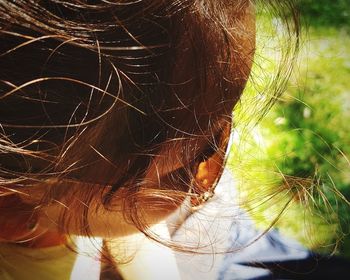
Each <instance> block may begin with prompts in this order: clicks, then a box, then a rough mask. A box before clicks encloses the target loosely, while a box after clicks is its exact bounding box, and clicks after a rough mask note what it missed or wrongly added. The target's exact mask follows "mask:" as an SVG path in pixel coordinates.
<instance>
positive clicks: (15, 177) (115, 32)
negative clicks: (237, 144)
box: [0, 0, 299, 235]
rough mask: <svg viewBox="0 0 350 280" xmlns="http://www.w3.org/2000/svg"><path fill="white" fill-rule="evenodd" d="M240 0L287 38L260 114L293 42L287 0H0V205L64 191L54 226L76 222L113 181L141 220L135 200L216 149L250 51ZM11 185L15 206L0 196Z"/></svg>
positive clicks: (144, 206)
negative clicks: (276, 23)
mask: <svg viewBox="0 0 350 280" xmlns="http://www.w3.org/2000/svg"><path fill="white" fill-rule="evenodd" d="M253 5H257V6H261V7H264V8H268V9H270V11H271V10H272V11H273V13H274V14H275V15H277V16H280V17H281V19H282V20H283V21H284V23H285V26H287V28H286V29H285V30H286V31H287V37H288V36H289V37H290V38H293V40H291V41H290V45H289V46H286V50H288V52H287V53H285V54H284V55H283V57H282V58H281V67H280V69H279V70H278V71H277V72H278V73H277V76H276V77H277V79H276V81H275V85H276V86H273V87H271V88H273V89H274V93H273V94H272V95H271V96H272V97H270V98H269V99H268V101H267V103H266V106H265V109H261V110H260V112H259V113H258V114H261V115H263V112H264V110H265V111H266V110H267V109H268V107H269V106H270V104H272V103H273V100H275V99H276V97H277V96H278V95H279V94H280V93H281V92H282V90H283V86H284V82H283V81H285V79H286V78H288V75H289V71H287V72H284V73H283V71H282V70H283V69H285V68H283V67H286V66H287V68H290V66H291V61H292V60H293V56H294V54H295V53H294V50H295V49H296V47H297V40H298V36H299V25H298V19H297V16H296V9H295V7H294V1H288V0H283V1H272V0H267V1H255V3H253V2H252V1H248V0H238V1H224V0H222V1H221V0H215V1H214V0H213V1H201V0H179V1H164V0H136V1H128V0H125V1H124V0H120V1H117V0H116V1H106V0H100V1H98V0H93V1H81V0H72V1H64V0H50V1H35V0H26V1H24V0H18V1H1V2H0V41H1V44H0V65H1V73H0V133H1V137H0V161H1V166H0V207H1V213H2V214H1V215H2V216H3V217H7V216H6V215H7V214H5V213H8V215H13V216H15V215H16V213H17V212H20V211H24V210H25V211H28V208H30V209H33V210H34V209H35V211H40V208H41V207H44V206H45V205H48V204H50V203H57V202H60V201H64V203H65V204H66V205H68V206H69V211H68V210H67V211H66V212H65V215H63V216H62V219H61V222H62V228H64V227H65V223H69V221H71V219H75V220H77V221H78V224H79V226H80V227H81V228H82V231H84V232H83V233H84V234H87V235H89V234H90V231H89V225H88V219H87V216H88V214H89V213H88V212H89V206H90V205H91V204H92V203H96V201H98V204H99V205H100V207H104V208H106V209H109V210H111V211H113V197H114V196H115V195H118V196H122V197H123V201H124V204H123V214H124V216H125V218H126V219H127V220H129V221H131V222H132V223H134V224H135V226H136V227H137V228H139V229H140V230H141V231H144V232H146V231H147V228H148V226H149V225H147V223H146V221H145V220H144V219H143V213H144V212H145V211H152V209H155V211H159V210H161V209H164V208H166V207H167V205H168V204H169V203H170V204H172V205H179V204H180V203H181V202H182V201H183V199H184V197H186V196H188V191H189V185H190V183H191V181H193V179H194V178H195V172H196V167H197V166H198V163H199V162H201V161H203V160H205V159H208V158H209V157H211V156H212V155H213V154H219V155H220V160H221V161H222V162H224V159H225V152H226V146H227V141H228V137H229V133H230V128H231V125H232V110H233V109H234V107H235V105H236V104H237V102H238V101H239V99H240V96H241V94H242V92H243V89H244V87H245V84H246V81H247V79H248V76H249V74H250V69H251V64H252V63H253V62H252V59H253V54H254V50H255V42H254V38H255V36H254V28H252V27H253V26H254V22H253V21H252V20H251V19H249V18H253V17H254V16H253V14H254V9H253V8H252V7H253ZM294 39H296V40H294ZM281 81H282V82H281ZM159 174H165V175H164V176H161V177H159ZM218 176H219V174H218ZM72 186H74V187H72ZM75 186H76V187H75ZM13 196H20V197H22V198H23V197H24V198H27V199H22V201H25V203H23V207H16V208H15V207H13V205H12V206H11V205H10V206H9V205H8V203H1V202H3V201H6V200H7V201H8V199H9V197H13ZM73 196H74V197H75V198H76V197H79V201H80V202H81V203H80V204H78V205H75V204H74V203H72V201H69V198H70V197H73ZM67 198H68V200H67ZM154 198H161V200H159V203H158V205H157V203H155V200H154ZM2 219H3V218H0V224H1V220H2Z"/></svg>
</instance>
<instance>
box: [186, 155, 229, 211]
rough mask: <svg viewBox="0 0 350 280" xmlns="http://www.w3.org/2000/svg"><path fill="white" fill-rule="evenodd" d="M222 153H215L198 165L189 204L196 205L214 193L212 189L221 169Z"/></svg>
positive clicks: (222, 162)
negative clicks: (192, 195)
mask: <svg viewBox="0 0 350 280" xmlns="http://www.w3.org/2000/svg"><path fill="white" fill-rule="evenodd" d="M223 165H224V155H222V153H219V152H218V153H215V154H214V155H212V156H211V157H210V158H208V159H207V160H205V161H202V162H201V163H200V164H199V165H198V170H197V173H196V176H195V180H194V181H195V182H194V184H193V189H192V192H193V194H195V195H197V196H194V197H192V199H191V204H192V206H194V207H197V206H199V205H201V204H202V203H204V202H205V201H207V200H208V199H209V198H211V197H212V196H213V195H214V189H215V186H216V183H217V181H218V179H219V178H220V175H221V173H222V170H223Z"/></svg>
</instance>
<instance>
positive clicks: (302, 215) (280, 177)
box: [229, 19, 350, 258]
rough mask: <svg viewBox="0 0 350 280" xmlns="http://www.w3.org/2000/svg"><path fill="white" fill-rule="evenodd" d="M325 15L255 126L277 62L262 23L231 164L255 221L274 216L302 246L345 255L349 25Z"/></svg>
mask: <svg viewBox="0 0 350 280" xmlns="http://www.w3.org/2000/svg"><path fill="white" fill-rule="evenodd" d="M267 21H268V20H267V19H263V20H262V22H263V23H266V24H267V25H268V24H269V23H268V22H267ZM324 22H327V21H324ZM324 22H322V24H317V21H316V23H315V25H316V26H311V27H310V29H309V32H308V38H307V39H306V40H305V39H304V42H303V44H302V47H301V50H300V56H299V61H298V62H297V64H296V67H295V71H294V72H293V75H292V78H291V80H290V82H289V84H288V87H287V90H286V92H285V93H284V95H282V97H281V98H280V99H279V100H278V101H277V102H276V105H275V106H274V107H273V109H272V110H271V111H270V112H269V114H268V115H267V116H266V117H265V118H264V119H263V120H262V121H261V122H260V123H259V125H257V126H253V125H249V124H247V120H248V119H250V118H251V116H252V115H259V114H258V113H257V111H258V110H259V106H262V103H263V102H264V101H263V102H262V103H261V102H258V101H257V100H261V99H264V97H263V95H262V94H260V92H261V91H262V89H263V88H264V87H266V85H267V84H270V83H271V80H273V79H274V77H271V76H269V75H270V74H268V73H271V72H273V71H271V70H273V69H274V67H275V66H276V65H274V61H275V59H274V58H275V56H276V54H275V53H274V52H271V49H266V48H265V46H267V45H268V44H267V43H266V40H270V39H267V38H270V37H271V34H269V32H271V27H270V29H269V28H267V27H266V26H265V25H264V24H262V25H261V28H262V29H264V32H262V34H263V35H260V37H259V38H258V49H259V51H258V55H257V61H258V62H257V63H256V65H255V66H254V69H253V79H252V80H251V81H250V83H249V84H248V87H247V89H246V92H245V94H244V98H243V100H242V103H241V104H240V106H239V108H237V111H236V112H235V115H234V117H235V122H236V124H237V127H236V132H235V145H233V148H232V151H231V154H230V158H229V166H230V168H231V169H232V170H233V172H234V174H235V177H236V178H237V180H238V182H239V188H240V196H241V202H242V205H243V207H245V208H246V209H247V210H249V212H250V213H251V215H252V217H253V219H254V220H255V221H256V223H257V224H258V226H260V227H262V228H266V227H268V226H270V225H272V224H275V222H276V221H277V222H276V224H275V226H276V227H278V228H279V229H280V230H281V231H282V232H283V233H284V234H286V235H288V236H292V237H294V238H297V239H298V240H300V241H301V242H302V243H303V244H305V245H306V246H307V247H309V248H311V249H313V250H316V251H319V252H327V253H336V254H340V255H343V256H345V257H348V258H350V238H349V233H350V215H349V214H348V213H350V212H349V210H350V207H349V200H350V161H349V158H350V136H349V135H350V126H349V122H350V51H349V49H350V33H349V30H347V29H346V28H340V27H339V24H337V25H336V26H329V25H327V24H325V23H324ZM272 25H273V24H272ZM266 30H268V31H266ZM272 31H273V30H272ZM268 43H269V44H270V45H271V43H272V45H273V44H274V42H273V41H272V42H271V41H269V42H268ZM277 56H278V54H277ZM254 123H255V122H254V121H252V122H250V124H254ZM282 212H283V214H282V216H281V213H282Z"/></svg>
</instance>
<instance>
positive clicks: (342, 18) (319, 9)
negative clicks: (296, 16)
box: [298, 0, 350, 27]
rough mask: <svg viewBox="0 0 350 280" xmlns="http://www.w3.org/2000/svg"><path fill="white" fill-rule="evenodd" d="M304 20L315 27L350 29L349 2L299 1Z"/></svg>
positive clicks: (343, 0)
mask: <svg viewBox="0 0 350 280" xmlns="http://www.w3.org/2000/svg"><path fill="white" fill-rule="evenodd" d="M298 5H299V8H300V11H301V14H302V17H303V19H304V20H305V21H306V22H307V24H310V25H312V26H314V27H322V26H335V27H339V26H348V27H350V1H349V0H335V1H334V0H299V1H298Z"/></svg>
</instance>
